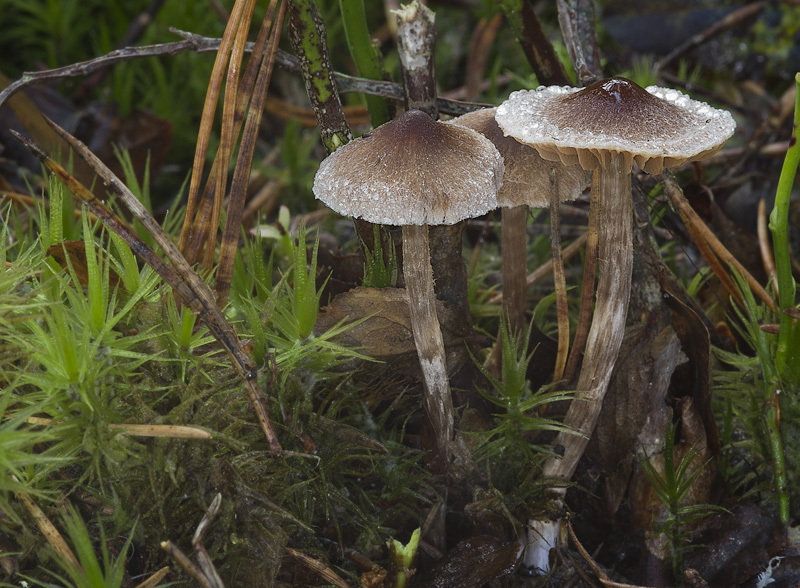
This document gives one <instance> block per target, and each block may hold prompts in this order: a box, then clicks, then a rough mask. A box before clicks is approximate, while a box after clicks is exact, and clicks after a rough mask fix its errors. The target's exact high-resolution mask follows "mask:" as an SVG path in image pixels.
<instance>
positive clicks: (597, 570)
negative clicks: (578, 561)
mask: <svg viewBox="0 0 800 588" xmlns="http://www.w3.org/2000/svg"><path fill="white" fill-rule="evenodd" d="M567 529H569V537H570V539H572V542H573V543H574V544H575V549H577V550H578V553H580V554H581V557H582V558H583V559H584V560H586V563H587V564H589V567H590V568H592V572H594V575H595V576H597V579H598V580H600V583H601V584H603V586H609V587H610V588H648V587H647V586H638V585H635V584H621V583H619V582H614V581H613V580H611V579H610V578H609V577H608V574H606V573H605V572H604V571H603V569H602V568H601V567H600V566H599V565H597V562H596V561H594V560H593V559H592V556H591V555H589V552H588V551H586V548H585V547H584V546H583V545H581V542H580V541H578V537H577V535H575V531H574V530H573V529H572V523H571V522H570V521H569V519H567Z"/></svg>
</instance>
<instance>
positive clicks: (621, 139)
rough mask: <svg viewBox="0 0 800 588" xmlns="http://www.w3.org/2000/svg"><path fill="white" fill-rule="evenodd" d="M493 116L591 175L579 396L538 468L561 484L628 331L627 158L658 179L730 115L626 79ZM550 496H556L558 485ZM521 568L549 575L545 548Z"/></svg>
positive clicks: (718, 136)
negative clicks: (587, 307) (591, 224)
mask: <svg viewBox="0 0 800 588" xmlns="http://www.w3.org/2000/svg"><path fill="white" fill-rule="evenodd" d="M496 119H497V123H498V124H499V125H500V127H501V128H502V129H503V131H504V132H505V134H506V135H510V136H512V137H514V138H515V139H517V140H518V141H521V142H523V143H526V144H528V145H531V146H532V147H535V148H536V150H537V151H538V152H539V153H540V155H541V156H542V157H543V158H545V159H550V160H553V161H561V162H562V163H564V164H567V165H569V164H575V163H578V164H580V165H581V167H583V168H584V169H587V170H594V172H593V177H592V207H593V208H596V212H597V214H596V215H594V217H595V218H597V223H598V224H597V227H596V228H597V230H598V231H599V238H598V239H599V240H598V243H599V245H598V247H599V252H598V258H599V277H598V283H597V299H596V303H595V310H594V315H593V318H592V325H591V328H590V331H589V335H588V338H587V344H586V353H585V356H584V360H583V367H582V368H581V373H580V377H579V379H578V384H577V389H578V391H579V392H578V394H579V396H578V397H576V399H575V400H574V401H573V402H572V404H571V405H570V408H569V410H568V412H567V415H566V417H565V425H567V427H569V428H570V429H572V432H571V433H563V432H562V433H559V434H558V436H557V437H556V441H555V445H556V452H557V453H558V452H559V449H558V447H559V446H561V447H563V457H562V458H560V459H559V458H555V457H551V458H548V459H547V461H546V462H545V465H544V471H543V475H544V476H545V477H546V478H551V479H556V480H559V481H562V482H563V481H565V480H568V479H569V478H571V477H572V474H573V473H574V472H575V468H576V467H577V464H578V460H579V459H580V457H581V455H583V451H584V449H585V448H586V444H587V443H588V441H589V437H590V436H591V434H592V431H593V430H594V427H595V424H596V423H597V417H598V415H599V413H600V408H601V406H602V401H603V397H604V395H605V392H606V389H607V387H608V382H609V380H610V378H611V371H612V368H613V366H614V363H615V362H616V359H617V355H618V353H619V347H620V344H621V343H622V336H623V333H624V330H625V318H626V314H627V310H628V299H629V295H630V283H631V282H630V281H631V268H632V264H633V247H632V230H633V229H632V214H633V213H632V201H631V171H632V168H633V162H634V161H635V162H636V164H637V165H638V166H639V167H640V168H641V169H642V170H643V171H645V172H647V173H651V174H656V173H660V172H661V171H662V170H663V168H664V167H673V166H677V165H681V164H683V163H686V162H688V161H697V160H700V159H704V158H706V157H709V156H710V155H711V154H713V153H714V152H715V151H717V149H719V148H720V147H721V146H722V144H723V143H724V142H725V141H726V140H727V139H728V138H729V137H730V136H731V135H732V134H733V130H734V128H735V126H736V125H735V123H734V121H733V118H732V117H731V115H730V113H729V112H727V111H724V110H719V109H716V108H712V107H711V106H709V105H707V104H705V103H703V102H698V101H695V100H692V99H690V98H689V97H688V96H686V95H684V94H682V93H681V92H679V91H677V90H672V89H667V88H659V87H655V86H650V87H648V88H647V89H643V88H641V87H640V86H638V85H636V84H635V83H633V82H631V81H630V80H627V79H625V78H610V79H607V80H602V81H600V82H597V83H595V84H592V85H591V86H588V87H586V88H584V89H578V88H571V87H561V86H550V87H541V88H538V89H536V90H527V91H519V92H514V93H512V94H511V96H510V97H509V99H508V100H507V101H506V102H504V103H503V104H501V105H500V106H499V107H498V109H497V115H496ZM590 216H592V215H591V214H590ZM575 433H577V434H575ZM557 492H558V493H559V495H560V496H563V492H564V488H563V486H562V487H561V488H560V489H559V490H558V491H557ZM531 523H533V521H532V522H531ZM540 523H541V522H537V524H536V525H535V526H536V527H537V532H530V533H529V537H530V539H531V541H532V542H533V543H537V542H538V540H539V539H540V537H541V535H544V536H545V537H549V536H553V535H554V534H555V530H554V529H552V528H548V529H546V530H545V531H544V532H543V529H542V526H541V524H540ZM545 526H547V525H545ZM540 533H541V535H540ZM525 563H526V564H527V565H530V566H537V567H540V568H542V569H546V567H547V557H546V551H545V552H544V557H542V550H541V549H539V550H537V548H536V547H535V546H534V548H533V549H531V548H529V549H528V552H527V553H526V557H525Z"/></svg>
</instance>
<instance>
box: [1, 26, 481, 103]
mask: <svg viewBox="0 0 800 588" xmlns="http://www.w3.org/2000/svg"><path fill="white" fill-rule="evenodd" d="M170 30H171V31H172V32H173V33H175V34H176V35H179V36H181V37H183V38H184V40H183V41H177V42H174V43H161V44H159V45H145V46H143V47H126V48H125V49H117V50H115V51H111V52H110V53H107V54H106V55H103V56H100V57H96V58H94V59H90V60H89V61H81V62H79V63H73V64H72V65H66V66H64V67H58V68H55V69H48V70H44V71H35V72H25V73H23V74H22V77H21V78H20V79H18V80H17V81H15V82H14V83H12V84H9V85H8V87H6V88H5V89H4V90H3V91H2V92H0V106H2V105H3V104H4V103H5V101H6V100H8V99H9V98H10V97H11V96H13V95H14V94H16V93H17V92H19V91H20V90H22V89H23V88H25V87H26V86H30V85H31V84H38V83H41V82H45V81H47V80H56V79H61V78H73V77H80V76H86V75H89V74H91V73H94V72H96V71H98V70H101V69H103V68H106V67H108V66H110V65H114V64H116V63H122V62H125V61H130V60H132V59H142V58H145V57H162V56H172V55H179V54H181V53H186V52H187V51H192V52H194V53H210V52H213V51H217V50H218V49H219V45H220V39H215V38H211V37H203V36H201V35H195V34H194V33H188V32H185V31H180V30H178V29H174V28H172V29H170ZM252 50H253V43H248V44H247V45H246V46H245V51H246V52H248V53H249V52H251V51H252ZM275 63H276V64H277V65H278V66H280V67H282V68H283V69H285V70H287V71H290V72H292V73H300V61H299V60H298V59H297V58H296V57H295V56H293V55H291V54H290V53H287V52H286V51H283V50H282V49H278V52H277V53H276V55H275ZM334 77H335V79H336V86H337V88H338V89H339V91H340V92H342V93H347V92H360V93H362V94H370V95H373V96H383V97H384V98H391V99H392V100H398V101H401V100H403V87H402V86H401V85H400V84H396V83H394V82H383V81H378V80H367V79H364V78H359V77H355V76H348V75H345V74H341V73H335V74H334ZM437 106H438V108H439V111H440V112H443V113H445V114H449V115H452V116H460V115H462V114H466V113H468V112H472V111H474V110H480V109H481V108H486V107H487V106H490V105H488V104H483V103H477V102H464V101H462V100H451V99H448V98H441V97H439V98H438V99H437Z"/></svg>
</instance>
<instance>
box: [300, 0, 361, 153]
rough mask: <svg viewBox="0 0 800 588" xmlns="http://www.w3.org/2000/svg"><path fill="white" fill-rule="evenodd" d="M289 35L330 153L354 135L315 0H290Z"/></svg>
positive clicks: (323, 138)
mask: <svg viewBox="0 0 800 588" xmlns="http://www.w3.org/2000/svg"><path fill="white" fill-rule="evenodd" d="M288 2H289V39H290V41H291V43H292V48H293V49H294V52H295V53H296V54H297V57H298V58H299V59H300V69H301V70H302V72H303V79H304V80H305V84H306V92H307V93H308V97H309V99H310V100H311V106H312V108H313V109H314V115H315V116H316V118H317V126H318V127H319V132H320V135H321V136H322V142H323V144H324V145H325V148H326V149H327V150H328V153H333V152H334V151H336V149H337V148H339V147H341V146H342V145H344V144H345V143H347V142H349V141H350V140H351V139H352V138H353V135H352V133H351V132H350V126H349V125H348V124H347V120H346V119H345V117H344V112H343V111H342V102H341V100H339V92H338V90H337V89H336V82H335V81H334V77H333V68H332V66H331V56H330V53H329V52H328V44H327V33H326V32H325V24H324V23H323V22H322V16H320V14H319V9H318V8H317V6H316V4H315V3H314V0H288Z"/></svg>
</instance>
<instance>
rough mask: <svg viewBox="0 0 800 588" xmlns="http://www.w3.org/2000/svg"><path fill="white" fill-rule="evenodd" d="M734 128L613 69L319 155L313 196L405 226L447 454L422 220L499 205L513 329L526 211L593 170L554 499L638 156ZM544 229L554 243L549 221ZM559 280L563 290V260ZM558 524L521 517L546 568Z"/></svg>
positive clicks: (598, 383) (613, 314) (603, 358)
mask: <svg viewBox="0 0 800 588" xmlns="http://www.w3.org/2000/svg"><path fill="white" fill-rule="evenodd" d="M452 123H455V124H452ZM734 127H735V124H734V122H733V119H732V117H731V116H730V114H729V113H728V112H726V111H723V110H719V109H715V108H712V107H710V106H708V105H706V104H703V103H701V102H697V101H694V100H691V99H689V98H688V97H687V96H685V95H684V94H682V93H680V92H678V91H675V90H668V89H664V88H657V87H650V88H647V89H646V90H645V89H642V88H641V87H639V86H637V85H636V84H634V83H633V82H630V81H629V80H626V79H624V78H611V79H609V80H603V81H601V82H598V83H596V84H593V85H592V86H589V87H587V88H584V89H579V88H572V87H558V86H554V87H547V88H539V89H537V90H529V91H520V92H515V93H513V94H512V95H511V96H510V97H509V99H508V100H507V101H506V102H504V103H503V104H501V105H500V106H499V107H498V108H496V109H485V110H482V111H478V112H475V113H471V114H469V115H464V116H462V117H460V118H458V119H455V120H454V121H451V123H444V122H440V121H434V120H433V119H432V118H431V117H429V116H428V115H426V114H424V113H422V112H420V111H414V110H411V111H408V112H406V113H404V114H402V115H400V116H398V117H397V118H396V119H394V120H393V121H391V122H389V123H386V124H385V125H382V126H381V127H378V128H377V129H375V130H373V131H372V132H370V133H368V134H366V135H364V136H363V137H361V138H359V139H356V140H354V141H352V142H351V143H348V144H347V145H345V146H343V147H340V148H339V149H338V150H337V151H335V152H334V153H333V154H331V155H330V156H329V157H328V158H327V159H326V160H325V161H323V163H322V165H321V166H320V170H319V172H318V174H317V177H316V178H315V183H314V193H315V195H316V197H317V198H319V199H320V200H322V201H323V202H325V203H326V204H327V205H328V206H329V207H330V208H332V209H333V210H335V211H337V212H339V213H341V214H344V215H349V216H354V217H360V218H363V219H365V220H367V221H370V222H373V223H381V224H391V225H402V226H403V247H404V264H403V268H404V277H405V282H406V288H407V290H408V296H409V310H410V317H411V324H412V331H413V334H414V340H415V343H416V346H417V352H418V356H419V361H420V365H421V368H422V374H423V380H424V388H425V390H424V406H425V411H426V415H427V418H428V420H429V423H430V425H431V426H432V428H433V431H434V433H435V435H436V446H437V450H438V452H439V453H440V455H441V456H442V458H443V459H444V460H445V463H447V461H448V460H449V454H450V449H449V445H450V443H451V441H452V439H453V435H454V425H453V403H452V399H451V396H450V389H449V384H448V374H447V365H446V354H445V348H444V341H443V338H442V334H441V330H440V327H439V322H438V319H437V315H436V300H435V295H434V288H433V280H432V270H431V265H430V260H429V249H428V244H427V226H428V225H434V224H452V223H455V222H458V221H460V220H462V219H464V218H470V217H476V216H480V215H483V214H485V213H487V212H489V211H490V210H492V209H494V208H496V207H498V206H500V207H503V208H502V210H503V212H502V222H503V226H502V231H503V240H502V247H503V249H502V256H503V287H504V292H503V293H504V311H505V313H507V315H508V317H509V320H510V324H511V327H512V329H514V330H517V331H520V330H521V329H523V327H524V323H525V290H526V284H525V275H526V273H527V272H526V253H525V252H526V251H527V246H526V242H525V226H526V220H527V207H531V206H533V207H543V208H544V207H547V208H550V210H551V211H552V212H553V213H554V214H555V213H557V211H558V203H559V202H561V201H565V200H574V199H575V198H577V197H578V196H579V195H580V194H581V193H582V192H583V191H584V188H585V187H586V185H587V184H588V183H589V177H590V176H591V199H592V201H591V205H590V206H591V211H590V225H592V226H590V230H594V231H596V234H597V243H598V254H597V259H598V260H599V271H598V282H597V289H596V298H595V305H594V313H593V318H592V323H591V328H590V329H589V333H588V337H587V339H586V348H585V353H584V355H583V361H582V366H581V371H580V376H579V378H578V381H577V385H576V386H575V388H576V390H577V391H578V392H577V396H576V399H575V400H574V401H573V402H572V403H571V406H570V408H569V411H568V412H567V415H566V417H565V423H564V424H565V426H566V427H567V429H569V431H568V432H562V433H559V434H558V436H557V438H556V440H555V448H556V452H557V453H559V454H560V455H561V457H560V458H559V457H551V458H548V459H547V460H546V461H545V464H544V472H543V475H544V477H545V478H546V479H552V480H553V481H554V482H556V484H554V486H557V487H559V488H561V489H560V490H559V489H557V488H556V489H554V491H555V494H556V496H557V497H558V498H559V499H560V498H563V488H564V484H563V483H564V482H566V481H568V480H569V479H570V478H571V477H572V475H573V473H574V471H575V469H576V467H577V464H578V460H579V459H580V457H581V455H582V454H583V451H584V449H585V447H586V444H587V443H588V440H589V437H590V436H591V434H592V431H593V429H594V426H595V424H596V422H597V418H598V416H599V413H600V409H601V406H602V401H603V397H604V395H605V392H606V389H607V388H608V384H609V380H610V378H611V372H612V368H613V366H614V363H615V361H616V358H617V355H618V352H619V348H620V345H621V343H622V337H623V334H624V329H625V320H626V315H627V309H628V299H629V295H630V287H631V269H632V262H633V248H632V218H633V214H632V201H631V172H632V170H633V165H634V162H635V163H636V164H637V165H638V167H639V168H640V169H641V170H642V171H644V172H646V173H660V172H661V170H662V169H663V168H664V167H672V166H677V165H681V164H683V163H685V162H688V161H694V160H699V159H703V158H705V157H708V156H709V155H711V154H712V153H714V152H715V151H716V150H717V149H719V148H720V147H721V146H722V144H723V143H724V142H725V141H726V140H727V139H728V137H730V135H731V134H732V133H733V129H734ZM555 218H557V217H554V219H555ZM553 227H554V234H553V239H552V242H553V243H554V250H555V249H557V247H558V235H557V234H556V233H557V227H558V224H557V223H555V222H554V223H553ZM593 269H594V268H586V270H585V271H587V270H593ZM590 275H592V274H591V273H590ZM556 276H557V277H558V271H556ZM560 279H561V280H562V292H563V270H562V272H561V278H560ZM584 284H585V287H586V282H585V283H584ZM591 286H593V280H591V281H590V283H589V287H591ZM559 330H560V335H559V340H560V345H559V347H560V350H559V351H560V352H559V358H560V359H559V364H560V365H559V366H556V369H555V372H554V374H555V377H556V379H559V378H560V375H561V373H562V371H563V361H564V359H563V358H565V357H566V348H567V346H568V341H569V334H568V330H566V327H565V326H564V325H560V329H559ZM576 351H577V352H578V353H579V352H580V351H581V350H575V349H573V351H572V353H573V355H574V354H575V353H576ZM570 361H572V360H570ZM557 530H558V522H557V521H530V529H529V532H528V537H527V541H523V543H527V545H528V546H527V548H526V554H525V564H526V565H528V566H529V567H531V568H539V569H541V570H546V569H548V564H547V552H548V550H549V548H550V546H551V545H552V544H553V542H554V539H555V536H556V535H557Z"/></svg>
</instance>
